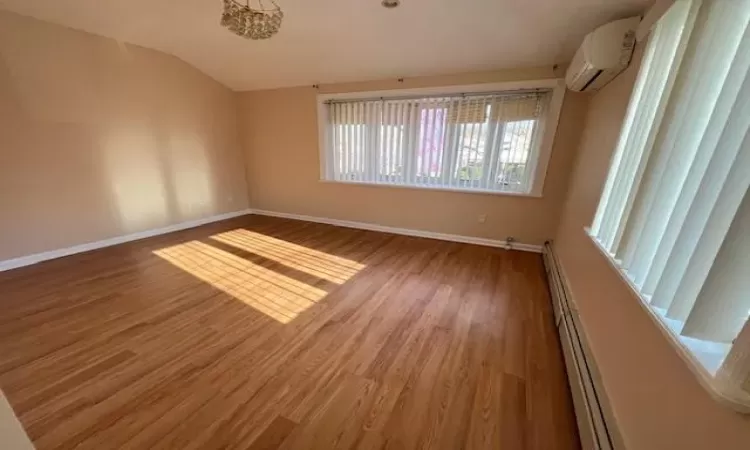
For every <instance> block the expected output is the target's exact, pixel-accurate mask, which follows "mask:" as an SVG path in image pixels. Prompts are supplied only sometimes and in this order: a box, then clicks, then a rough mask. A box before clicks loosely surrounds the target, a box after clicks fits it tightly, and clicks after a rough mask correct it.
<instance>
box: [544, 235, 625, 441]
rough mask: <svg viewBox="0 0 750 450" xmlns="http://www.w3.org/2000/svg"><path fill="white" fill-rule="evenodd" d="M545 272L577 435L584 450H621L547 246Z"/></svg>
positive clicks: (571, 302)
mask: <svg viewBox="0 0 750 450" xmlns="http://www.w3.org/2000/svg"><path fill="white" fill-rule="evenodd" d="M542 255H543V257H544V266H545V269H546V270H547V279H548V280H549V287H550V293H551V296H552V306H553V311H554V315H555V325H556V326H557V331H558V333H559V335H560V343H561V345H562V349H563V355H564V357H565V367H566V369H567V372H568V382H569V384H570V392H571V395H572V397H573V406H574V408H575V414H576V420H577V422H578V433H579V435H580V438H581V447H582V448H583V449H584V450H623V449H624V448H625V447H624V445H623V444H622V439H621V437H620V434H619V432H618V431H617V428H616V426H615V421H614V416H613V415H612V412H611V409H610V408H609V403H608V402H607V400H606V395H605V393H604V389H603V388H602V385H601V379H600V377H599V372H598V370H597V368H596V364H595V362H594V359H593V357H592V356H591V352H590V350H589V346H588V343H587V339H586V337H585V334H584V333H583V329H582V327H581V323H580V319H579V317H578V310H577V308H576V306H575V302H574V299H573V297H572V295H571V293H570V289H569V288H568V285H567V281H566V279H565V276H564V275H563V272H562V269H561V266H560V264H559V261H558V259H557V257H556V255H555V252H554V248H553V245H552V243H551V242H546V243H545V244H544V249H543V252H542Z"/></svg>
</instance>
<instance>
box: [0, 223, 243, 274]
mask: <svg viewBox="0 0 750 450" xmlns="http://www.w3.org/2000/svg"><path fill="white" fill-rule="evenodd" d="M252 213H253V211H252V210H250V209H244V210H241V211H234V212H230V213H225V214H219V215H216V216H211V217H204V218H202V219H196V220H189V221H187V222H182V223H177V224H174V225H168V226H166V227H161V228H154V229H152V230H146V231H140V232H138V233H133V234H127V235H125V236H117V237H113V238H109V239H104V240H102V241H96V242H89V243H86V244H80V245H74V246H73V247H68V248H61V249H58V250H51V251H48V252H42V253H36V254H33V255H28V256H21V257H18V258H14V259H8V260H5V261H0V272H3V271H5V270H10V269H15V268H18V267H24V266H30V265H32V264H36V263H39V262H42V261H47V260H50V259H56V258H62V257H63V256H69V255H74V254H76V253H83V252H88V251H90V250H96V249H98V248H104V247H111V246H113V245H118V244H124V243H125V242H130V241H137V240H139V239H145V238H149V237H153V236H158V235H160V234H167V233H173V232H175V231H180V230H186V229H188V228H195V227H198V226H201V225H205V224H207V223H212V222H219V221H221V220H227V219H231V218H233V217H239V216H244V215H247V214H252Z"/></svg>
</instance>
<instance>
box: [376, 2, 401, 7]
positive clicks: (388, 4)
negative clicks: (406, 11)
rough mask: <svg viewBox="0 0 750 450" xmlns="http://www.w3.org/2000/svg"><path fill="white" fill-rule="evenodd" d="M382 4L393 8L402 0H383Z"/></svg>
mask: <svg viewBox="0 0 750 450" xmlns="http://www.w3.org/2000/svg"><path fill="white" fill-rule="evenodd" d="M380 4H381V5H383V6H385V7H386V8H388V9H393V8H395V7H397V6H398V5H400V4H401V0H383V1H382V2H380Z"/></svg>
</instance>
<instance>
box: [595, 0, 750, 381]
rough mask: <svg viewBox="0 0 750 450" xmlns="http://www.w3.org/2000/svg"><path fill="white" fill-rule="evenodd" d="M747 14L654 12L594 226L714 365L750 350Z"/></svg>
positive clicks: (681, 5)
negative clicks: (747, 333)
mask: <svg viewBox="0 0 750 450" xmlns="http://www.w3.org/2000/svg"><path fill="white" fill-rule="evenodd" d="M749 23H750V0H736V1H709V0H706V1H703V2H701V1H696V0H693V1H689V0H677V1H676V2H675V4H674V5H673V6H672V7H671V8H670V9H669V10H668V11H667V13H666V14H665V15H664V16H663V17H662V18H661V19H660V20H659V21H658V22H657V24H656V25H655V28H654V29H653V30H652V33H651V36H650V38H649V42H648V46H647V48H646V49H645V53H644V57H643V62H642V66H641V70H640V73H639V75H638V79H637V81H636V85H635V88H634V91H633V94H632V96H631V100H630V105H629V108H628V112H627V114H626V119H625V122H624V124H623V129H622V132H621V135H620V140H619V142H618V146H617V148H616V150H615V155H614V157H613V159H612V163H611V167H610V172H609V176H608V178H607V181H606V184H605V188H604V191H603V193H602V198H601V201H600V204H599V208H598V210H597V213H596V216H595V219H594V223H593V225H592V228H591V234H592V236H593V237H594V238H595V239H596V240H597V241H598V243H599V244H600V246H601V247H602V248H603V249H604V250H605V251H607V252H608V253H609V254H610V257H612V258H613V259H614V261H615V262H616V264H617V265H618V266H619V268H620V269H621V270H622V271H623V272H624V274H625V275H626V276H627V278H628V279H629V281H630V282H631V284H632V285H633V286H634V288H636V289H637V290H638V291H639V292H640V294H641V296H642V298H643V299H644V300H645V301H646V302H648V303H649V307H651V308H652V309H653V310H654V311H655V312H656V313H657V314H658V316H659V317H661V320H662V321H663V323H664V324H665V325H666V326H667V327H668V328H669V330H670V331H671V332H672V333H674V334H675V335H676V336H677V337H678V339H679V341H680V342H682V343H683V344H684V345H685V346H686V347H687V349H688V350H689V351H691V352H692V353H693V355H694V356H695V357H696V359H697V360H698V361H699V362H701V363H702V364H703V366H704V367H705V368H706V369H707V370H708V371H709V372H710V373H712V374H716V373H717V371H719V372H720V371H721V367H722V363H723V361H724V359H725V357H726V355H727V353H728V352H737V351H743V352H744V351H746V350H750V348H748V349H737V348H732V343H733V341H734V339H735V338H736V337H737V335H738V333H739V332H740V330H741V329H742V328H743V326H744V325H745V323H746V322H747V319H748V312H749V311H750V281H748V280H750V277H748V275H750V269H749V268H750V243H749V240H748V234H749V233H750V198H749V197H750V195H748V194H747V191H748V186H750V133H749V132H748V131H749V129H750V26H749ZM730 359H731V358H730ZM732 370H734V371H737V370H740V369H738V368H737V366H736V365H735V366H734V368H733V369H732ZM742 370H744V371H745V372H744V373H740V372H735V373H734V374H732V375H731V376H730V377H729V379H732V380H734V381H738V380H739V379H742V378H743V377H747V376H748V374H749V373H750V365H746V366H745V367H744V369H742ZM735 384H737V383H735ZM748 392H750V389H748Z"/></svg>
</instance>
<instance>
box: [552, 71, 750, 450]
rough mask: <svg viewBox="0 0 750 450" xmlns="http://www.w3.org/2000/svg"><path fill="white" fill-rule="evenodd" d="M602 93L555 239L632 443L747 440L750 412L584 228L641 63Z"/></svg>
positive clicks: (714, 445) (715, 445) (735, 444)
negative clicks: (724, 397) (698, 374)
mask: <svg viewBox="0 0 750 450" xmlns="http://www.w3.org/2000/svg"><path fill="white" fill-rule="evenodd" d="M638 59H639V58H636V62H635V63H634V64H633V65H631V67H630V68H629V69H628V70H627V71H626V72H625V73H624V74H622V75H620V77H618V78H617V79H615V81H613V82H612V83H611V84H609V85H607V86H606V87H605V88H604V89H603V90H602V91H601V92H599V93H598V94H597V95H595V96H594V97H593V98H592V100H591V103H590V107H589V111H588V115H587V119H586V127H585V130H584V132H583V136H582V138H581V148H580V151H579V154H578V157H577V160H576V164H575V169H574V172H573V175H572V178H571V183H570V189H569V192H568V197H567V202H566V204H565V208H564V211H563V214H562V218H561V223H560V227H559V229H558V232H557V237H556V239H555V246H556V248H557V251H558V253H559V256H560V260H561V264H562V266H563V270H564V272H565V273H566V275H567V277H568V281H569V283H570V286H571V290H572V292H573V296H574V298H575V301H576V303H577V306H578V309H579V312H580V315H581V319H582V322H583V326H584V329H585V332H586V334H587V336H588V338H589V341H590V343H591V347H592V352H593V354H594V356H595V359H596V361H597V363H598V365H599V369H600V371H601V376H602V380H603V383H604V386H605V390H606V391H607V394H608V396H609V398H610V401H611V403H612V407H613V410H614V414H615V415H616V416H617V420H618V424H619V426H620V431H621V433H622V435H623V438H624V439H625V441H626V446H627V448H628V449H633V450H650V449H653V450H663V449H681V450H688V449H696V450H698V449H701V450H704V449H722V450H731V449H748V448H750V416H743V415H740V414H737V413H735V412H733V411H731V410H730V409H728V408H726V407H724V406H721V405H720V404H718V403H717V402H716V401H715V400H713V399H712V398H711V397H710V396H709V394H708V393H707V392H706V391H705V390H704V389H703V388H702V387H701V386H700V385H699V384H698V381H697V380H696V379H695V377H694V376H693V375H692V373H691V372H690V370H689V369H688V368H687V366H686V365H685V363H684V362H683V361H682V360H681V359H680V357H679V356H678V355H677V353H676V351H675V350H674V349H673V348H672V347H671V346H670V344H669V343H668V342H667V340H666V338H665V337H664V336H663V335H662V334H661V332H660V331H659V330H658V329H657V328H656V325H655V324H654V323H653V322H652V321H651V319H650V318H649V317H648V315H647V313H646V312H645V311H644V310H643V309H642V308H641V306H640V305H639V304H638V301H639V300H638V299H637V298H636V297H635V296H634V295H633V294H632V293H631V291H630V289H629V287H628V286H627V285H626V284H625V283H624V282H623V281H622V280H621V279H620V277H619V276H618V275H617V273H616V272H615V271H614V269H612V268H611V266H610V265H609V264H608V262H607V261H606V260H605V258H604V256H602V255H601V254H600V253H599V251H598V250H597V249H596V248H595V247H594V244H593V243H592V242H591V240H590V239H589V238H588V237H587V236H586V235H585V233H584V231H583V227H584V226H588V225H590V224H591V222H592V220H593V216H594V212H595V210H596V207H597V203H598V201H599V195H600V193H601V190H602V187H603V184H604V180H605V177H606V175H607V170H608V166H609V160H610V157H611V156H612V152H613V151H614V146H615V145H616V141H617V137H618V134H619V131H620V126H621V123H622V120H623V117H624V115H625V110H626V107H627V102H628V98H629V96H630V91H631V90H632V87H633V83H634V81H635V76H636V72H637V69H638V67H637V65H638V61H637V60H638Z"/></svg>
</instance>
